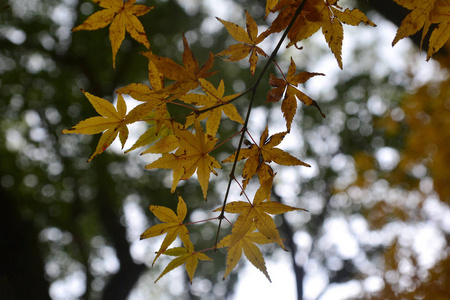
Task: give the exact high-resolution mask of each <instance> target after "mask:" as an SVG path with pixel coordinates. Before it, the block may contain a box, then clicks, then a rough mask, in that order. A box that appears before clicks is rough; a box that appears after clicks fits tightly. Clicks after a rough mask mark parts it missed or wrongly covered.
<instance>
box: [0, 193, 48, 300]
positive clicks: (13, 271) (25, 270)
mask: <svg viewBox="0 0 450 300" xmlns="http://www.w3.org/2000/svg"><path fill="white" fill-rule="evenodd" d="M0 199H1V209H0V227H1V228H2V230H0V241H1V246H0V298H1V299H2V300H13V299H14V300H21V299H43V300H45V299H50V296H49V293H48V288H49V285H48V282H47V281H46V280H45V278H44V274H45V271H44V262H43V260H42V255H41V251H40V249H39V241H38V232H37V230H36V228H34V226H33V223H32V222H30V221H27V220H24V219H23V218H22V216H21V215H20V214H19V210H18V208H17V199H16V198H15V197H13V196H12V195H10V194H8V193H7V192H6V191H5V190H4V189H3V188H2V187H1V186H0Z"/></svg>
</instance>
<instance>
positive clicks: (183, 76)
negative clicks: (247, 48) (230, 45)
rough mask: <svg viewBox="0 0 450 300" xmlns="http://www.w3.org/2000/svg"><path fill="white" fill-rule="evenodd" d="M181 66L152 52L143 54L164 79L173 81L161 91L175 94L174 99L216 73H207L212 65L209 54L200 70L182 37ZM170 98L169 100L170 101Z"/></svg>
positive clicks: (211, 55) (212, 59) (211, 57)
mask: <svg viewBox="0 0 450 300" xmlns="http://www.w3.org/2000/svg"><path fill="white" fill-rule="evenodd" d="M183 46H184V51H183V65H184V66H181V65H179V64H177V63H176V62H174V61H173V60H172V59H170V58H168V57H160V56H157V55H155V54H153V53H152V52H145V53H143V54H144V55H145V56H146V57H147V58H148V59H149V60H150V61H151V62H152V63H153V64H154V65H155V66H156V68H157V69H158V70H159V72H161V73H162V74H163V75H164V76H165V77H166V78H168V79H171V80H174V81H175V82H173V83H172V84H170V85H169V86H167V87H165V88H164V89H163V90H162V91H164V92H166V93H168V94H175V96H174V97H172V98H173V99H174V98H178V97H179V96H180V95H184V94H185V93H187V92H189V91H190V90H192V89H195V88H196V87H198V84H199V83H198V79H200V78H208V77H210V76H212V75H213V74H215V73H216V72H209V69H211V68H212V66H213V64H214V55H213V54H212V53H209V57H208V60H207V61H206V62H205V64H204V65H203V66H202V67H201V68H200V67H199V64H198V61H197V59H196V58H195V56H194V53H192V51H191V48H190V47H189V44H188V42H187V40H186V38H185V36H184V35H183ZM172 98H171V99H172Z"/></svg>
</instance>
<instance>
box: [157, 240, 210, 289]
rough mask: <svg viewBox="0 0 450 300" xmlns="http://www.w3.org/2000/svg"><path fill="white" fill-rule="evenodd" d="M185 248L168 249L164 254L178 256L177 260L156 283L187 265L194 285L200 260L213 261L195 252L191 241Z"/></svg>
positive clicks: (170, 264) (169, 265)
mask: <svg viewBox="0 0 450 300" xmlns="http://www.w3.org/2000/svg"><path fill="white" fill-rule="evenodd" d="M186 245H187V246H186ZM185 246H186V248H184V247H176V248H171V249H167V250H166V251H165V252H164V254H165V255H171V256H177V258H175V259H173V260H172V261H171V262H170V263H169V264H168V265H167V267H166V268H165V269H164V270H163V271H162V273H161V274H160V275H159V277H158V278H157V279H156V280H155V283H156V282H157V281H158V280H159V279H160V278H161V277H163V276H164V275H166V274H167V273H169V272H170V271H172V270H173V269H175V268H177V267H179V266H181V265H182V264H184V263H186V271H187V273H188V276H189V282H190V283H191V284H192V279H193V278H194V273H195V270H196V269H197V265H198V261H199V260H212V259H211V258H209V257H208V256H207V255H206V254H204V253H201V252H195V251H194V246H193V245H192V243H191V242H190V241H189V242H188V243H187V244H185Z"/></svg>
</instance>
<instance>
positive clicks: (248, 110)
mask: <svg viewBox="0 0 450 300" xmlns="http://www.w3.org/2000/svg"><path fill="white" fill-rule="evenodd" d="M305 3H306V0H303V1H302V3H300V5H299V7H298V8H297V10H296V11H295V14H294V16H293V17H292V19H291V22H290V23H289V25H288V26H287V27H286V30H285V31H284V33H283V35H282V36H281V38H280V40H279V42H278V44H277V46H276V47H275V49H274V50H273V52H272V54H271V55H270V57H269V59H268V60H267V62H266V64H265V65H264V68H263V69H262V71H261V73H260V74H259V76H258V78H257V79H256V81H255V83H254V84H253V85H252V87H251V88H250V89H249V90H247V91H251V93H252V96H251V98H250V102H249V104H248V109H247V114H246V116H245V121H244V125H243V126H242V129H241V132H242V133H241V138H240V140H239V144H238V147H237V150H236V156H235V158H234V162H233V166H232V167H231V171H230V178H229V179H228V185H227V190H226V192H225V198H224V200H223V205H222V211H221V212H220V215H219V217H218V218H219V226H218V228H217V234H216V241H215V243H214V249H215V250H216V249H217V248H216V247H217V241H218V239H219V233H220V227H221V225H222V219H223V218H224V217H225V206H226V205H227V201H228V195H229V194H230V188H231V182H232V181H233V180H235V179H236V177H235V175H234V172H235V170H236V165H237V162H238V159H239V153H240V151H241V148H242V143H243V141H244V136H245V132H246V131H247V126H248V121H249V119H250V113H251V111H252V107H253V101H254V99H255V95H256V91H257V89H258V86H259V84H260V82H261V80H262V78H263V76H264V74H265V73H266V71H267V69H268V68H269V65H270V63H271V62H272V61H273V60H274V59H275V57H276V55H277V54H278V51H279V50H280V47H281V45H282V44H283V42H284V40H285V38H286V36H287V34H288V33H289V31H290V30H291V28H292V26H293V25H294V23H295V20H296V19H297V17H298V16H299V15H300V13H301V11H302V10H303V7H304V6H305ZM247 91H246V92H247ZM246 92H245V93H246Z"/></svg>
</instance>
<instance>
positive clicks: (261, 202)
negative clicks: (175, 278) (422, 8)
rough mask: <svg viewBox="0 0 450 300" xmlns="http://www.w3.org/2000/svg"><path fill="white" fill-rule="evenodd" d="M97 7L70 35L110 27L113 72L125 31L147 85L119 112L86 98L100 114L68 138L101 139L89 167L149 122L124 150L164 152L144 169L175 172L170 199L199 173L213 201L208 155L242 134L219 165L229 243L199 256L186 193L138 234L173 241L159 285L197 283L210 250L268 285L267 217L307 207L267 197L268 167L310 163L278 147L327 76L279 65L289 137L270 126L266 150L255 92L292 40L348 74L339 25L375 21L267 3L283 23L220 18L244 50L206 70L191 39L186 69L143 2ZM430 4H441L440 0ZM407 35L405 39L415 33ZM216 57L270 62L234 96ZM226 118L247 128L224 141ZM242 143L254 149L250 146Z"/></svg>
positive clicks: (303, 4) (331, 3) (277, 91)
mask: <svg viewBox="0 0 450 300" xmlns="http://www.w3.org/2000/svg"><path fill="white" fill-rule="evenodd" d="M94 2H95V3H98V4H99V5H100V6H101V7H103V8H104V9H103V10H100V11H98V12H96V13H94V14H93V15H91V16H90V17H88V19H87V20H86V21H85V22H84V23H83V24H81V25H79V26H77V27H75V28H74V29H73V30H74V31H76V30H95V29H99V28H103V27H105V26H107V25H108V24H110V23H111V25H110V30H109V35H110V40H111V46H112V57H113V66H114V62H115V57H116V54H117V52H118V49H119V48H120V45H121V43H122V41H123V39H124V35H125V31H128V32H129V33H130V35H131V37H132V38H134V39H135V40H136V41H138V42H139V43H141V44H143V45H144V46H145V47H146V49H147V52H144V53H143V55H144V56H145V57H147V58H148V75H149V76H148V77H149V85H144V84H141V83H131V84H129V85H128V86H125V87H122V88H119V89H117V90H116V93H117V94H118V100H117V108H115V107H114V106H113V105H112V104H111V103H110V102H108V101H107V100H105V99H101V98H99V97H96V96H94V95H91V94H89V93H88V92H85V91H83V93H84V94H85V96H86V97H87V98H88V100H89V101H90V102H91V104H92V106H93V107H94V108H95V110H96V111H97V112H98V113H99V114H100V116H97V117H92V118H88V119H86V120H84V121H81V122H80V123H78V124H77V125H76V126H74V127H72V128H70V129H67V130H64V131H63V132H64V133H76V134H79V133H81V134H97V133H102V136H101V138H100V141H99V143H98V145H97V148H96V150H95V152H94V153H93V155H92V156H91V158H90V159H89V160H91V159H93V158H94V157H95V156H96V155H98V154H100V153H102V152H103V151H104V150H105V149H106V148H108V146H109V145H110V144H111V143H112V142H113V141H114V140H115V139H116V137H117V136H119V139H120V141H121V143H122V147H123V146H124V144H125V142H126V140H127V137H128V128H127V126H128V125H129V124H132V123H135V122H146V123H147V124H148V125H149V129H148V130H147V131H146V132H145V133H144V134H142V135H141V136H140V138H139V139H138V140H137V142H136V143H135V144H134V145H133V146H132V147H131V148H130V149H129V150H127V151H126V152H128V151H131V150H135V149H137V148H140V147H144V146H147V147H148V148H147V149H146V150H144V151H143V152H142V154H146V153H155V154H160V155H161V157H160V158H158V159H157V160H155V161H154V162H152V163H150V164H149V165H147V166H146V168H147V169H161V168H163V169H171V170H172V171H173V183H172V188H171V192H174V191H175V190H176V188H177V185H178V183H179V181H180V180H188V179H189V178H191V177H192V176H193V175H194V174H196V177H197V179H198V181H199V183H200V186H201V189H202V194H203V198H204V199H205V200H206V199H207V194H208V185H209V180H210V176H211V173H213V174H215V175H217V172H216V169H219V168H221V163H220V162H218V161H217V160H216V159H215V158H214V157H213V155H212V154H211V152H212V151H213V150H215V149H216V148H217V147H220V146H221V145H222V144H223V143H225V142H227V141H228V140H229V139H231V138H233V137H234V136H236V135H240V140H239V144H238V146H237V149H236V152H235V153H233V154H231V155H230V156H229V157H228V158H227V159H225V160H223V161H222V163H232V164H233V167H232V169H231V172H230V176H229V178H230V179H229V182H228V187H227V190H226V193H225V196H224V199H223V202H222V206H221V207H219V208H218V209H216V210H215V211H216V212H220V214H219V216H217V217H216V218H213V219H212V220H215V221H218V232H217V237H218V236H219V231H220V227H221V223H222V220H224V219H225V220H227V221H228V219H227V218H226V216H225V213H231V214H238V217H237V219H236V221H235V222H234V224H232V230H231V234H229V235H227V236H225V237H224V238H223V239H222V240H221V241H218V238H216V241H215V242H214V244H212V245H211V248H208V249H203V250H197V251H196V250H194V245H193V244H192V242H191V241H190V238H189V230H188V225H193V224H194V223H190V224H187V223H183V222H184V219H185V216H186V213H187V207H186V204H185V203H184V201H183V199H182V197H181V196H180V195H179V200H178V208H177V213H176V214H175V213H174V212H173V211H172V210H170V209H168V208H166V207H163V206H150V210H151V211H152V212H153V213H154V214H155V216H156V217H157V218H159V219H160V220H161V221H162V222H163V223H161V224H157V225H154V226H152V227H150V228H149V229H147V230H146V231H145V232H144V233H143V234H142V235H141V239H146V238H151V237H155V236H159V235H163V234H166V236H165V238H164V241H163V242H162V245H161V247H160V249H159V250H158V252H157V254H156V257H155V260H154V262H155V261H156V259H157V258H158V257H160V256H161V255H162V254H165V255H170V256H175V257H176V258H175V259H174V260H172V261H171V262H170V263H169V265H168V266H167V267H166V269H165V270H164V271H163V272H162V274H161V275H160V276H159V277H158V279H159V278H161V277H162V276H163V275H165V274H166V273H168V272H169V271H171V270H172V269H174V268H176V267H178V266H181V265H183V264H185V266H186V270H187V272H188V275H189V278H190V280H191V281H192V278H193V276H194V272H195V270H196V267H197V264H198V260H209V259H210V258H209V257H208V256H206V254H204V252H206V251H212V250H216V249H217V248H225V249H226V251H227V266H226V270H225V276H224V277H226V276H228V274H230V272H231V271H232V270H233V269H234V268H235V266H236V264H237V262H238V261H239V259H240V257H241V255H242V251H244V253H245V255H246V256H247V258H248V259H249V261H250V262H251V263H252V264H253V265H255V266H256V267H257V268H258V269H259V270H261V271H262V272H263V273H264V274H265V276H266V277H267V278H268V279H269V280H270V277H269V275H268V272H267V270H266V267H265V262H264V258H263V255H262V253H261V251H260V250H259V248H258V247H257V246H256V244H267V243H277V244H278V245H279V246H280V247H282V248H283V249H284V248H285V247H284V245H283V241H282V239H281V237H280V234H279V232H278V229H277V227H276V225H275V223H274V221H273V218H272V217H271V216H270V215H275V214H282V213H285V212H288V211H294V210H300V208H295V207H291V206H287V205H284V204H281V203H279V202H276V201H271V200H270V194H271V189H272V184H273V180H274V177H275V176H276V173H274V171H273V170H272V167H271V165H270V163H271V162H274V163H277V164H280V165H285V166H305V167H308V166H309V165H308V164H306V163H304V162H303V161H301V160H299V159H298V158H295V157H293V156H292V155H290V154H288V153H286V152H285V151H283V150H281V149H280V148H277V147H276V146H278V145H279V144H280V143H281V142H282V140H283V139H284V137H285V136H286V135H287V134H289V132H290V129H291V124H292V122H293V119H294V117H295V113H296V111H297V100H300V101H301V102H303V103H304V104H305V105H313V106H315V107H317V108H318V109H319V112H320V113H321V114H322V112H321V111H320V108H319V106H318V105H317V103H316V102H315V101H314V100H313V99H311V98H310V97H308V96H307V95H305V94H304V93H303V92H301V91H300V90H299V89H298V85H299V84H302V83H305V82H306V81H307V80H309V79H310V78H312V77H314V76H317V75H324V74H322V73H310V72H299V73H297V72H296V71H297V67H296V64H295V62H294V60H293V59H292V58H291V63H290V66H289V69H288V71H287V74H286V75H285V74H284V73H283V71H282V70H281V68H280V67H279V66H278V65H277V67H278V69H279V70H280V75H279V76H281V78H279V77H277V76H275V75H274V74H271V75H270V80H269V83H270V85H271V86H272V89H270V90H269V91H268V93H267V102H269V103H277V102H279V101H281V105H280V108H281V110H282V112H283V115H284V118H285V120H286V131H284V132H280V133H275V134H273V135H269V129H268V127H266V129H265V130H264V132H263V133H262V135H261V137H260V139H259V143H256V142H255V140H254V139H253V137H252V135H251V134H250V132H249V130H248V128H247V124H248V120H249V116H250V113H251V109H252V105H253V101H254V98H255V92H256V90H257V88H258V86H259V83H260V81H261V78H262V77H263V76H264V75H265V72H266V70H267V68H268V66H269V64H270V63H272V62H274V63H276V61H275V57H276V55H277V53H278V50H279V48H280V46H281V44H282V42H283V41H284V39H285V38H286V36H287V38H288V39H289V43H288V47H290V46H295V47H297V48H298V46H297V44H298V43H299V42H300V41H302V40H304V39H306V38H308V37H310V36H311V35H312V34H314V33H315V32H317V31H318V30H319V29H322V33H323V35H324V37H325V40H326V41H327V43H328V45H329V47H330V49H331V51H332V52H333V54H334V56H335V58H336V60H337V63H338V65H339V67H340V68H342V66H343V63H342V57H341V52H342V41H343V25H342V24H347V25H353V26H356V25H359V24H360V23H364V24H366V25H370V26H375V24H374V23H373V22H372V21H370V20H369V19H368V18H367V17H366V16H365V15H364V14H363V13H362V12H361V11H360V10H358V9H343V8H342V7H340V6H339V5H338V4H337V2H338V1H337V0H326V1H325V0H315V1H307V0H302V1H300V0H279V1H277V0H268V1H267V4H266V17H267V15H268V14H275V15H276V17H275V18H274V21H273V22H271V23H270V24H268V29H267V30H265V31H264V32H262V33H260V34H258V26H257V23H256V21H255V20H254V19H253V18H252V16H251V15H250V14H249V13H248V12H245V14H246V28H245V29H244V28H243V27H241V26H239V25H237V24H234V23H231V22H228V21H225V20H222V19H219V18H218V20H219V21H220V22H221V23H222V24H223V25H224V26H225V28H226V30H227V31H228V32H229V34H230V35H231V36H232V37H233V38H234V39H235V40H236V41H237V42H238V43H237V44H233V45H231V46H229V48H228V49H225V50H223V51H221V52H219V53H217V54H216V55H214V54H213V53H210V54H209V57H208V59H207V61H206V62H205V63H204V64H203V66H201V67H200V65H199V63H198V60H197V59H196V57H195V56H194V54H193V52H192V51H191V49H190V46H189V44H188V41H187V40H186V38H185V37H184V36H183V46H184V51H183V54H182V65H180V64H178V63H176V62H175V61H173V60H172V59H171V58H168V57H161V56H158V55H157V54H155V53H153V52H152V51H151V50H150V44H149V42H148V39H147V37H146V35H145V31H144V28H143V26H142V24H141V23H140V22H139V20H138V19H137V17H138V16H142V15H144V14H146V13H147V12H149V11H150V10H152V9H153V7H148V6H145V5H136V4H135V2H136V1H135V0H128V1H125V2H123V1H122V0H95V1H94ZM403 2H405V1H402V3H403ZM416 2H417V3H419V2H420V1H415V2H414V5H415V4H416ZM432 2H433V3H435V2H436V3H439V2H440V1H432ZM399 3H400V2H399ZM402 3H400V4H402ZM155 10H156V9H155ZM280 32H284V33H283V34H282V36H281V37H280V40H279V43H278V44H277V46H276V48H275V49H273V50H272V52H271V55H270V56H269V55H267V54H266V51H265V50H263V49H262V48H261V43H262V42H263V41H264V40H265V39H266V38H267V37H268V36H270V35H273V34H277V33H280ZM405 34H408V32H407V33H405ZM405 34H403V35H405ZM216 56H221V57H225V58H224V59H225V60H228V61H231V62H236V61H240V60H242V59H244V58H246V57H247V56H249V63H250V73H251V75H252V76H254V74H255V72H256V66H257V64H258V60H259V57H258V56H262V57H264V58H266V62H265V64H264V66H263V68H262V71H261V73H260V75H259V76H258V77H257V79H256V80H255V83H254V85H253V86H252V87H251V88H249V89H248V90H247V91H245V92H243V93H241V94H230V95H227V94H226V93H225V83H224V82H223V80H222V81H220V84H219V86H218V87H215V86H214V85H213V84H212V83H211V82H210V81H208V79H207V78H209V77H211V76H213V75H214V74H215V73H216V72H214V71H211V69H212V68H213V66H214V61H215V57H216ZM245 94H248V95H249V96H250V101H249V103H248V109H247V114H246V116H245V118H242V117H241V115H240V114H239V112H238V111H237V109H236V108H235V107H234V105H233V102H234V101H236V100H238V99H240V98H241V97H242V96H243V95H245ZM122 95H129V96H130V97H131V98H133V99H135V100H137V101H140V102H141V104H139V105H137V106H136V107H135V108H133V109H132V110H131V111H129V112H128V113H127V108H126V103H125V100H124V98H123V96H122ZM170 105H177V106H182V107H184V108H186V109H188V110H189V111H190V113H188V114H187V115H184V116H172V115H171V114H170V113H169V110H168V106H170ZM223 114H224V115H225V116H226V117H227V118H229V119H230V120H232V121H234V122H237V123H239V124H242V128H241V130H239V131H238V132H237V133H236V134H235V135H233V136H232V137H230V138H228V139H226V140H224V141H222V142H220V143H219V140H218V138H217V132H218V129H219V127H220V122H221V119H222V115H223ZM322 115H323V114H322ZM323 116H324V115H323ZM324 117H325V116H324ZM181 119H185V120H186V121H185V122H184V124H182V123H180V122H179V120H181ZM244 144H245V145H246V146H248V147H247V148H243V146H244ZM241 160H245V164H244V168H243V171H242V185H241V184H240V182H239V181H238V180H237V178H236V176H235V169H236V165H237V163H238V162H239V161H241ZM255 175H256V176H257V177H258V182H257V183H258V184H259V188H258V189H257V192H256V193H255V195H254V197H253V199H252V200H251V199H250V198H249V197H248V195H247V193H246V188H247V185H248V183H249V182H250V180H251V179H252V178H253V177H255ZM233 182H235V183H236V184H237V185H238V186H239V187H240V189H241V195H244V197H245V201H234V202H230V203H228V202H227V200H228V195H229V191H230V186H231V184H232V183H233ZM212 220H201V221H198V222H206V221H212ZM198 222H195V223H198ZM228 222H229V221H228ZM230 223H231V222H230ZM177 237H179V238H180V240H181V241H182V244H183V246H184V247H175V248H169V247H170V246H171V244H172V243H173V242H174V241H175V240H176V238H177ZM158 279H157V280H158Z"/></svg>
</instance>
